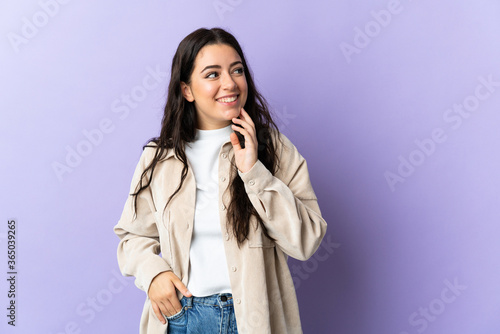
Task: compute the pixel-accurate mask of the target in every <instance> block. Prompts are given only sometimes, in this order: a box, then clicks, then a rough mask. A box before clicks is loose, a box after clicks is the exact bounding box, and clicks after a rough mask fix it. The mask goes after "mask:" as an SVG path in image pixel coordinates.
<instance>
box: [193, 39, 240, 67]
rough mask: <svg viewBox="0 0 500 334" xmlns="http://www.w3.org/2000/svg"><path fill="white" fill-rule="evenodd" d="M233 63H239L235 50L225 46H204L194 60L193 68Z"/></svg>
mask: <svg viewBox="0 0 500 334" xmlns="http://www.w3.org/2000/svg"><path fill="white" fill-rule="evenodd" d="M235 61H241V57H240V55H239V54H238V52H236V50H235V49H234V48H233V47H231V46H229V45H226V44H212V45H205V46H204V47H203V48H201V50H200V52H198V55H196V59H195V67H200V66H206V65H221V66H222V65H228V64H231V63H233V62H235Z"/></svg>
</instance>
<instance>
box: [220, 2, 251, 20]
mask: <svg viewBox="0 0 500 334" xmlns="http://www.w3.org/2000/svg"><path fill="white" fill-rule="evenodd" d="M242 3H243V0H217V1H214V2H212V5H213V6H214V9H215V12H216V13H217V15H218V16H219V18H220V19H221V21H224V15H225V14H226V13H227V12H232V11H234V9H235V8H236V7H238V6H239V5H241V4H242Z"/></svg>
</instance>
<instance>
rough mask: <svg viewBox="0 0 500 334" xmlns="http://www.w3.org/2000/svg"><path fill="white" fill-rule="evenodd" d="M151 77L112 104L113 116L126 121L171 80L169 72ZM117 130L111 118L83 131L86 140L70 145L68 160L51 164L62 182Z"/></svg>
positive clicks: (149, 71) (152, 72)
mask: <svg viewBox="0 0 500 334" xmlns="http://www.w3.org/2000/svg"><path fill="white" fill-rule="evenodd" d="M146 72H147V74H146V75H145V76H144V77H143V78H142V81H141V84H139V85H136V86H134V87H132V88H131V89H130V91H129V92H127V93H122V94H121V95H120V98H117V99H115V100H114V101H113V102H112V103H111V112H112V113H114V114H116V115H117V117H118V118H119V119H120V120H121V121H123V120H125V119H127V117H128V116H129V115H130V112H131V110H133V109H136V108H137V107H138V106H139V103H140V102H142V101H144V100H145V99H146V97H147V96H148V93H149V92H151V91H153V90H155V89H156V88H158V87H159V85H160V84H161V83H162V82H163V81H164V80H165V78H166V77H167V72H164V71H162V70H161V69H160V66H159V65H157V66H156V68H154V69H153V68H152V67H149V66H148V67H147V68H146ZM115 129H116V122H114V121H113V120H112V119H111V118H109V117H104V118H102V119H101V120H100V121H99V123H98V125H97V127H96V128H93V129H90V130H89V129H83V130H82V136H83V138H82V139H81V140H80V141H78V142H77V143H76V144H75V145H74V146H71V145H66V146H65V150H66V155H65V158H64V160H63V161H62V162H61V161H57V160H56V161H53V162H52V163H51V166H52V170H53V171H54V174H55V175H56V177H57V179H58V180H59V182H63V180H64V176H65V175H66V174H70V173H72V172H73V171H74V169H75V168H77V167H78V166H80V165H81V164H82V162H83V161H84V158H85V157H88V156H89V155H90V154H92V152H93V151H94V149H95V148H96V147H98V146H100V145H101V144H102V143H103V141H104V139H105V138H106V135H109V134H111V133H112V132H113V131H114V130H115Z"/></svg>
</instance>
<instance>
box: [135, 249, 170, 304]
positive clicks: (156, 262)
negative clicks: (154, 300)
mask: <svg viewBox="0 0 500 334" xmlns="http://www.w3.org/2000/svg"><path fill="white" fill-rule="evenodd" d="M164 271H172V268H170V266H169V265H168V264H167V262H166V261H165V260H164V259H163V258H162V257H161V256H159V255H155V256H151V257H150V258H149V259H147V260H146V261H144V263H143V264H142V265H141V267H140V268H139V270H137V272H138V273H141V274H140V276H139V275H138V276H137V278H136V285H137V287H139V288H140V289H142V290H144V291H145V292H146V294H148V292H149V286H150V285H151V281H153V278H155V277H156V276H157V275H158V274H160V273H162V272H164Z"/></svg>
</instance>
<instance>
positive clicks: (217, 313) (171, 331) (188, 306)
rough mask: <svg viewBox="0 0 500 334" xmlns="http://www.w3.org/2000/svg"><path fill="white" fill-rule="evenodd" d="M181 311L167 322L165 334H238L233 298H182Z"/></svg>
mask: <svg viewBox="0 0 500 334" xmlns="http://www.w3.org/2000/svg"><path fill="white" fill-rule="evenodd" d="M181 305H182V310H181V311H180V312H179V313H177V314H174V315H173V316H171V317H166V318H167V321H168V328H167V334H195V333H200V334H212V333H213V334H238V329H237V327H236V318H235V316H234V307H233V296H232V295H231V294H230V293H221V294H216V295H211V296H207V297H182V299H181Z"/></svg>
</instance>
